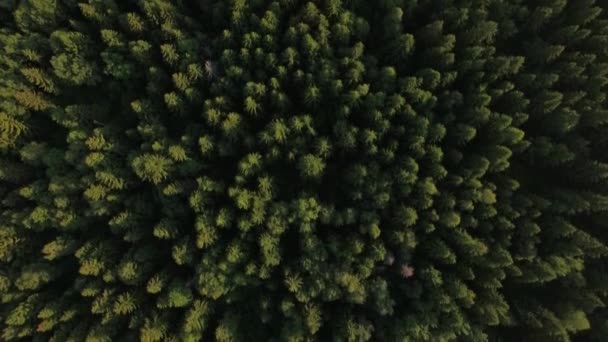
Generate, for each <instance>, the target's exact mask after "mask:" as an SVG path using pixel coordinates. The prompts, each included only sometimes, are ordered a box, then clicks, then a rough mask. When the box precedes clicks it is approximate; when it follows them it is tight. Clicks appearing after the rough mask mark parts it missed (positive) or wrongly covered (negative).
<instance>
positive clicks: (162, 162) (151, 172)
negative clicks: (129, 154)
mask: <svg viewBox="0 0 608 342" xmlns="http://www.w3.org/2000/svg"><path fill="white" fill-rule="evenodd" d="M172 166H173V163H172V162H171V160H170V159H168V158H165V157H163V156H161V155H158V154H150V153H146V154H143V155H141V156H138V157H135V158H134V159H133V162H132V163H131V167H132V168H133V171H135V174H136V175H137V176H138V177H139V178H141V179H143V180H145V181H149V182H152V183H154V184H158V183H160V182H161V181H163V180H164V179H166V178H167V177H168V176H169V172H170V171H171V169H172Z"/></svg>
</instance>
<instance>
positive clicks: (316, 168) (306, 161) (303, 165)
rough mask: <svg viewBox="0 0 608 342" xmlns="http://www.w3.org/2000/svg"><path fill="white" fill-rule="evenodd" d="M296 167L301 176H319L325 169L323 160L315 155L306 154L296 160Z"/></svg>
mask: <svg viewBox="0 0 608 342" xmlns="http://www.w3.org/2000/svg"><path fill="white" fill-rule="evenodd" d="M298 169H299V170H300V174H301V175H302V176H303V177H306V178H320V177H321V176H322V175H323V171H324V170H325V162H324V161H323V159H321V158H319V157H317V156H315V155H312V154H307V155H305V156H303V157H302V158H300V160H299V161H298Z"/></svg>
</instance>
